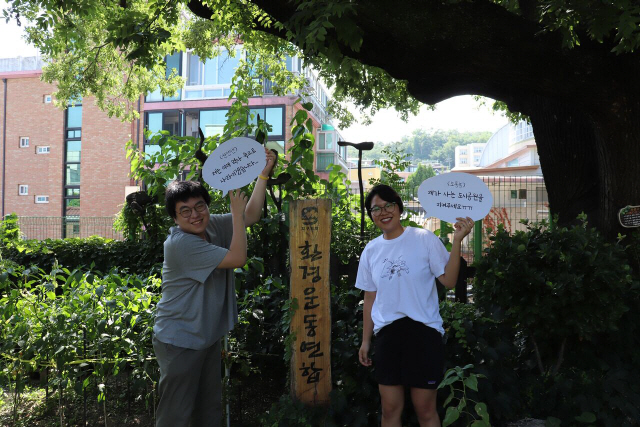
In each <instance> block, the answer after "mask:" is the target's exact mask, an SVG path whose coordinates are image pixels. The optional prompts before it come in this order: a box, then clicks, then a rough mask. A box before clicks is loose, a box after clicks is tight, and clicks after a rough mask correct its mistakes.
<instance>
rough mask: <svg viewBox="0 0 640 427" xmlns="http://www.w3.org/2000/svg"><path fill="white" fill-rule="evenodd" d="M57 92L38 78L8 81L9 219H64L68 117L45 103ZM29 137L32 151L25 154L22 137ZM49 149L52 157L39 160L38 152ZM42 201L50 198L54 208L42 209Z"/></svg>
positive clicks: (6, 163) (6, 186)
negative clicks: (25, 189)
mask: <svg viewBox="0 0 640 427" xmlns="http://www.w3.org/2000/svg"><path fill="white" fill-rule="evenodd" d="M2 92H4V84H2ZM52 92H53V87H52V86H51V85H49V84H47V83H44V82H41V81H40V79H38V78H33V77H32V78H18V79H7V94H6V95H7V108H6V109H7V111H6V139H5V147H4V150H5V153H6V159H2V160H4V168H5V169H4V177H5V182H4V183H3V184H4V189H5V194H4V195H3V196H4V212H3V213H4V214H5V215H7V214H10V213H16V214H18V215H23V216H60V215H61V212H62V184H61V180H62V161H63V160H62V159H63V149H64V140H63V126H64V120H63V119H64V115H63V112H62V111H61V110H60V109H58V108H56V107H55V106H54V105H53V103H51V104H45V103H44V102H43V98H44V95H50V94H51V93H52ZM4 95H5V94H4V93H2V95H1V96H2V97H1V98H0V102H1V103H2V106H3V107H4ZM0 117H2V122H0V126H3V123H4V118H5V116H4V111H2V113H1V116H0ZM23 136H27V137H29V147H27V148H20V137H23ZM43 145H48V146H50V147H51V152H50V153H49V154H36V147H37V146H43ZM1 155H2V153H0V156H1ZM0 162H1V161H0ZM0 165H1V163H0ZM0 167H1V166H0ZM1 180H2V176H0V181H1ZM20 184H26V185H28V186H29V194H28V195H27V196H19V195H18V186H19V185H20ZM0 191H1V187H0ZM36 195H43V196H49V203H44V204H36V203H35V196H36Z"/></svg>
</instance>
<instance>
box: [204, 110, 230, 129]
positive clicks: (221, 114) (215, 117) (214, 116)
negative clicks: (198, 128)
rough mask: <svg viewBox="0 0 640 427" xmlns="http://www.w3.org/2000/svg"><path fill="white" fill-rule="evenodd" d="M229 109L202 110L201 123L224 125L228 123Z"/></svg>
mask: <svg viewBox="0 0 640 427" xmlns="http://www.w3.org/2000/svg"><path fill="white" fill-rule="evenodd" d="M227 111H229V110H227V109H222V110H208V111H200V123H201V124H203V125H207V124H212V125H222V126H224V125H225V124H226V123H227V117H226V116H227Z"/></svg>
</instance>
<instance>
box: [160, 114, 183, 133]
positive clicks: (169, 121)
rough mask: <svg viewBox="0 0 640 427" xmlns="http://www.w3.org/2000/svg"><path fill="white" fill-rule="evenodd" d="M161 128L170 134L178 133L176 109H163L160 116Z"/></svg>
mask: <svg viewBox="0 0 640 427" xmlns="http://www.w3.org/2000/svg"><path fill="white" fill-rule="evenodd" d="M162 130H166V131H167V132H169V134H170V135H180V126H179V116H178V112H177V111H165V112H164V114H163V116H162Z"/></svg>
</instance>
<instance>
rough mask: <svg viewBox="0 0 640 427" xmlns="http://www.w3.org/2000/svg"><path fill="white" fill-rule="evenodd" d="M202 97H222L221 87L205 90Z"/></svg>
mask: <svg viewBox="0 0 640 427" xmlns="http://www.w3.org/2000/svg"><path fill="white" fill-rule="evenodd" d="M204 97H205V98H222V89H215V90H205V91H204Z"/></svg>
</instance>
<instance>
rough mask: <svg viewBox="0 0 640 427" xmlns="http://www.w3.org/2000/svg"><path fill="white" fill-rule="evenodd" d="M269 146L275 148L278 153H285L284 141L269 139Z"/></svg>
mask: <svg viewBox="0 0 640 427" xmlns="http://www.w3.org/2000/svg"><path fill="white" fill-rule="evenodd" d="M267 148H268V149H272V148H273V149H274V150H276V151H277V152H278V153H280V154H284V141H267Z"/></svg>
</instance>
